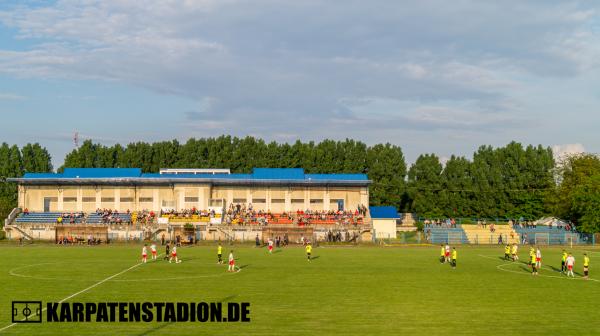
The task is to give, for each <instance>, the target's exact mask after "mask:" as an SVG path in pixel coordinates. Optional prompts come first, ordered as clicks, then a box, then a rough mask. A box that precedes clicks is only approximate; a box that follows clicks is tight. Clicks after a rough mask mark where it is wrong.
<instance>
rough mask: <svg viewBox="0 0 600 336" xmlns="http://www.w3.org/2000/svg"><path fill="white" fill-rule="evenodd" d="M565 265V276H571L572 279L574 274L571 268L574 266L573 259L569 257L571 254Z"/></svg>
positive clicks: (571, 256)
mask: <svg viewBox="0 0 600 336" xmlns="http://www.w3.org/2000/svg"><path fill="white" fill-rule="evenodd" d="M566 264H567V276H569V275H571V276H572V277H573V278H574V277H575V274H574V273H573V266H575V257H573V255H571V253H569V256H568V257H567V260H566Z"/></svg>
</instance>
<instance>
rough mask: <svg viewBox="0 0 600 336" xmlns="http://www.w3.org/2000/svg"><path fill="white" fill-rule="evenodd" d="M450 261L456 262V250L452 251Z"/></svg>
mask: <svg viewBox="0 0 600 336" xmlns="http://www.w3.org/2000/svg"><path fill="white" fill-rule="evenodd" d="M452 260H456V250H454V251H452Z"/></svg>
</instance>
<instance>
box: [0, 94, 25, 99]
mask: <svg viewBox="0 0 600 336" xmlns="http://www.w3.org/2000/svg"><path fill="white" fill-rule="evenodd" d="M25 99H27V97H25V96H22V95H18V94H15V93H10V92H0V100H25Z"/></svg>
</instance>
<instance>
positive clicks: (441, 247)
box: [440, 244, 446, 264]
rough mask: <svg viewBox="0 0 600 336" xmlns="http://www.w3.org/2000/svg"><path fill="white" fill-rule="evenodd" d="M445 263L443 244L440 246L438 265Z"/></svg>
mask: <svg viewBox="0 0 600 336" xmlns="http://www.w3.org/2000/svg"><path fill="white" fill-rule="evenodd" d="M445 262H446V249H444V244H440V263H442V264H443V263H445Z"/></svg>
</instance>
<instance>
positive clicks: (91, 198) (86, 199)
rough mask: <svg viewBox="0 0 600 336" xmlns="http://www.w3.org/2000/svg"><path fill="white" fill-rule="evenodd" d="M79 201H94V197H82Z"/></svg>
mask: <svg viewBox="0 0 600 336" xmlns="http://www.w3.org/2000/svg"><path fill="white" fill-rule="evenodd" d="M81 201H82V202H83V203H96V197H83V198H82V199H81Z"/></svg>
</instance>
